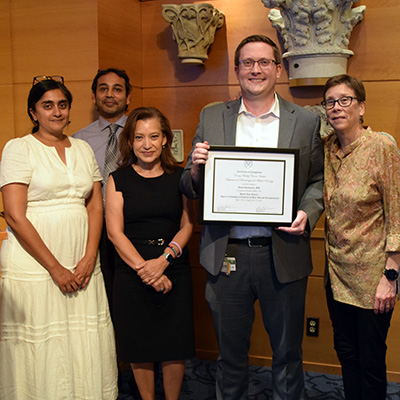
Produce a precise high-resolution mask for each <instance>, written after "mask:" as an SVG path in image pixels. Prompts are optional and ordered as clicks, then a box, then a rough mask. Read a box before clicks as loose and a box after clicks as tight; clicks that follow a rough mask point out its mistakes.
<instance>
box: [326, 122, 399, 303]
mask: <svg viewBox="0 0 400 400" xmlns="http://www.w3.org/2000/svg"><path fill="white" fill-rule="evenodd" d="M343 150H344V151H343V153H341V152H339V141H338V139H337V137H336V134H332V135H331V136H329V137H328V138H327V139H326V141H325V185H324V201H325V210H326V226H325V230H326V232H325V248H326V254H327V266H328V271H329V277H330V280H331V286H332V292H333V296H334V298H335V300H337V301H340V302H342V303H347V304H351V305H354V306H357V307H361V308H366V309H372V308H374V302H375V292H376V288H377V286H378V283H379V280H380V279H381V277H382V270H383V268H384V267H385V264H386V259H387V255H388V253H389V252H396V251H400V151H399V149H398V147H397V145H396V143H395V141H394V139H393V138H392V137H391V136H390V135H388V134H385V133H382V132H373V131H372V130H371V129H370V128H368V129H367V130H365V131H364V132H363V133H362V135H361V136H360V137H359V138H358V139H357V140H355V141H354V142H353V143H351V144H350V145H348V146H346V147H345V148H344V149H343ZM342 154H344V155H343V156H342Z"/></svg>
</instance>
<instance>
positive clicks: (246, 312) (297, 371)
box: [206, 244, 307, 400]
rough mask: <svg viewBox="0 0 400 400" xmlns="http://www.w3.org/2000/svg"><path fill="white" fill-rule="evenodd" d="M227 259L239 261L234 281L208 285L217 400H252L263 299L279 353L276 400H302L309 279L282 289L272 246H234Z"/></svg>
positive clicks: (217, 279)
mask: <svg viewBox="0 0 400 400" xmlns="http://www.w3.org/2000/svg"><path fill="white" fill-rule="evenodd" d="M226 254H227V256H229V257H235V258H236V271H233V272H231V273H230V275H229V276H227V275H225V274H222V273H221V274H220V275H218V276H212V275H210V274H209V275H208V278H207V285H206V300H207V302H208V305H209V307H210V310H211V313H212V317H213V321H214V329H215V332H216V335H217V340H218V346H219V356H218V360H217V376H216V396H217V399H218V400H245V399H246V398H247V392H248V384H249V376H248V353H249V348H250V335H251V330H252V325H253V321H254V313H255V312H254V303H255V302H256V300H257V299H258V300H259V303H260V307H261V312H262V318H263V323H264V327H265V329H266V331H267V332H268V334H269V338H270V343H271V347H272V351H273V359H272V383H273V388H272V392H273V396H272V399H273V400H283V399H285V400H289V399H291V400H302V399H303V398H304V375H303V367H302V341H303V330H304V308H305V296H306V290H307V278H304V279H301V280H299V281H295V282H291V283H287V284H281V283H279V282H278V280H277V278H276V274H275V269H274V265H273V259H272V248H271V247H270V246H265V247H252V248H250V247H248V246H247V245H242V244H229V245H228V247H227V251H226ZM293 268H296V265H293Z"/></svg>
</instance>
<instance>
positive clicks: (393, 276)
mask: <svg viewBox="0 0 400 400" xmlns="http://www.w3.org/2000/svg"><path fill="white" fill-rule="evenodd" d="M383 275H385V276H386V278H387V279H388V280H389V281H395V280H397V278H398V277H399V273H398V272H397V271H396V270H395V269H386V268H383Z"/></svg>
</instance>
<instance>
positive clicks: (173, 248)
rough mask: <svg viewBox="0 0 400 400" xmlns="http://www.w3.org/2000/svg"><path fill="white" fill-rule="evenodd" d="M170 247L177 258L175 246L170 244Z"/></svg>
mask: <svg viewBox="0 0 400 400" xmlns="http://www.w3.org/2000/svg"><path fill="white" fill-rule="evenodd" d="M168 247H169V248H170V249H171V250H172V251H173V252H174V254H175V258H177V257H178V253H177V252H176V250H175V247H173V246H171V245H168Z"/></svg>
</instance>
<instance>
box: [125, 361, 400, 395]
mask: <svg viewBox="0 0 400 400" xmlns="http://www.w3.org/2000/svg"><path fill="white" fill-rule="evenodd" d="M214 376H215V362H214V361H204V360H199V359H197V358H194V359H191V360H188V361H187V363H186V371H185V379H184V382H183V386H182V393H181V400H214V399H215V395H214V382H215V381H214ZM130 378H131V372H130V371H125V372H124V373H123V376H122V385H121V390H120V396H119V397H118V400H138V399H137V398H135V397H133V396H132V395H131V394H130V393H131V392H130V388H129V379H130ZM305 385H306V399H308V400H317V399H318V400H344V395H343V386H342V379H341V376H338V375H324V374H318V373H314V372H306V373H305ZM271 386H272V384H271V369H270V368H267V367H255V366H251V367H250V386H249V395H248V400H268V399H271V396H272V392H271ZM156 392H157V396H156V399H157V400H163V399H164V396H163V395H162V383H161V379H160V377H159V379H157V385H156ZM387 399H388V400H400V384H399V383H389V384H388V396H387Z"/></svg>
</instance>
